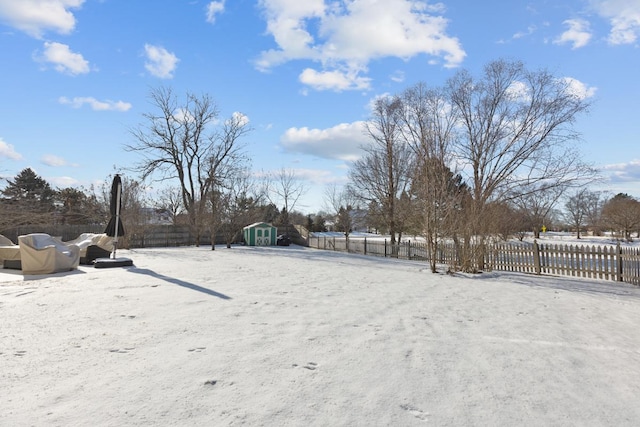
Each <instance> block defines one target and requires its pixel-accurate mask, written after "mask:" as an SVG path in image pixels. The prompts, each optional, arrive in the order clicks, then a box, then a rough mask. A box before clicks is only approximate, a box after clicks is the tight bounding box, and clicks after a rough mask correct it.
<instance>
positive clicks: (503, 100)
mask: <svg viewBox="0 0 640 427" xmlns="http://www.w3.org/2000/svg"><path fill="white" fill-rule="evenodd" d="M447 88H448V91H449V95H450V101H451V103H452V105H453V106H454V108H456V109H457V110H458V112H459V114H460V128H461V132H462V134H461V137H460V138H458V144H457V147H456V153H457V156H458V157H457V158H458V161H459V162H460V163H461V164H462V165H463V170H465V171H468V173H469V183H470V187H471V191H472V196H473V204H472V207H471V215H470V217H469V221H468V224H469V225H470V227H469V232H468V234H467V239H471V236H476V237H477V236H483V235H484V234H485V230H483V224H485V223H486V222H487V221H486V219H487V218H486V209H485V207H486V206H487V204H488V203H489V202H491V201H494V202H500V201H504V200H507V199H509V198H514V197H517V196H519V195H522V191H521V189H523V188H524V189H525V191H529V189H531V188H534V187H535V188H536V190H537V191H545V190H547V189H549V188H553V187H555V186H558V185H559V184H562V183H564V184H566V183H567V182H578V181H581V180H584V179H587V178H590V177H592V176H593V171H592V170H591V169H590V168H588V167H586V166H585V165H584V164H583V163H582V162H581V160H580V157H579V156H578V154H577V153H576V151H575V150H574V149H573V148H572V147H571V146H570V145H569V143H572V142H574V141H575V140H576V139H577V136H578V135H577V133H576V132H575V131H574V130H573V128H572V125H573V123H574V122H575V120H576V118H577V117H578V116H579V115H580V114H582V113H584V112H585V111H587V109H588V107H589V102H588V101H587V100H586V99H585V98H584V97H582V96H581V95H580V94H578V93H577V92H576V91H575V90H574V89H573V88H572V86H571V82H570V81H569V80H567V79H561V78H558V77H556V76H553V75H552V74H550V73H549V72H547V71H544V70H543V71H529V70H527V69H526V68H525V66H524V65H523V64H522V63H521V62H519V61H505V60H498V61H493V62H490V63H489V64H488V65H487V66H486V67H485V69H484V73H483V74H482V75H481V77H480V78H478V79H476V78H474V77H473V76H472V75H471V74H470V73H469V72H468V71H465V70H463V71H459V72H458V73H457V74H456V75H455V76H454V77H453V78H451V79H450V80H449V81H448V84H447ZM478 255H479V256H478V258H477V259H476V260H475V261H476V262H475V265H476V266H477V267H479V268H482V265H481V264H482V256H483V255H484V254H483V253H479V254H478Z"/></svg>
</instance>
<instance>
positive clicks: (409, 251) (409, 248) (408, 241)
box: [407, 240, 411, 261]
mask: <svg viewBox="0 0 640 427" xmlns="http://www.w3.org/2000/svg"><path fill="white" fill-rule="evenodd" d="M407 256H408V257H409V261H411V240H407Z"/></svg>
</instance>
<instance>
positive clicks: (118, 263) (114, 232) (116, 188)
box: [94, 174, 133, 268]
mask: <svg viewBox="0 0 640 427" xmlns="http://www.w3.org/2000/svg"><path fill="white" fill-rule="evenodd" d="M109 202H110V203H109V212H110V213H111V217H110V218H109V222H108V223H107V228H106V229H105V230H104V232H105V234H106V235H107V236H111V237H113V252H112V253H111V257H110V258H98V259H96V261H95V264H94V267H96V268H102V267H123V266H129V265H133V262H132V261H131V260H130V259H129V258H117V257H116V251H117V249H118V237H120V236H124V234H125V231H124V226H123V225H122V219H120V211H121V209H122V179H121V178H120V175H118V174H116V175H115V176H114V177H113V182H112V183H111V199H110V201H109Z"/></svg>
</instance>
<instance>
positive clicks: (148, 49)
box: [144, 44, 180, 79]
mask: <svg viewBox="0 0 640 427" xmlns="http://www.w3.org/2000/svg"><path fill="white" fill-rule="evenodd" d="M144 51H145V54H146V56H147V62H146V63H145V64H144V67H145V68H146V69H147V71H149V72H150V73H151V74H152V75H154V76H156V77H158V78H161V79H171V78H173V72H174V71H175V69H176V66H177V65H178V61H180V60H179V59H178V58H177V57H176V56H175V55H174V54H173V53H171V52H169V51H167V50H166V49H165V48H164V47H162V46H153V45H150V44H145V45H144Z"/></svg>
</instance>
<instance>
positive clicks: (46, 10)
mask: <svg viewBox="0 0 640 427" xmlns="http://www.w3.org/2000/svg"><path fill="white" fill-rule="evenodd" d="M84 1H85V0H0V20H1V21H4V22H6V23H7V24H9V25H11V26H12V27H14V28H17V29H19V30H20V31H24V32H25V33H27V34H29V35H30V36H32V37H35V38H41V37H42V35H43V33H44V32H45V31H47V30H52V31H55V32H57V33H60V34H69V33H70V32H71V31H73V29H74V28H75V25H76V20H75V17H74V16H73V13H71V12H70V11H69V9H77V8H79V7H80V6H82V4H83V3H84Z"/></svg>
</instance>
